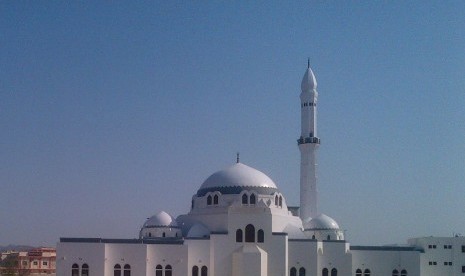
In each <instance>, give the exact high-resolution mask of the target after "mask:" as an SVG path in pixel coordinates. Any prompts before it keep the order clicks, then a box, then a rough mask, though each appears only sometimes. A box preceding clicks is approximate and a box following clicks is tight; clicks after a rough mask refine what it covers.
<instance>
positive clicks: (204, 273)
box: [200, 266, 208, 276]
mask: <svg viewBox="0 0 465 276" xmlns="http://www.w3.org/2000/svg"><path fill="white" fill-rule="evenodd" d="M201 273H202V274H201V275H200V276H208V268H207V267H206V266H202V272H201Z"/></svg>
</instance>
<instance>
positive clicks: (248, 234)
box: [245, 224, 255, 242]
mask: <svg viewBox="0 0 465 276" xmlns="http://www.w3.org/2000/svg"><path fill="white" fill-rule="evenodd" d="M245 242H255V227H254V226H253V225H252V224H249V225H247V226H246V227H245Z"/></svg>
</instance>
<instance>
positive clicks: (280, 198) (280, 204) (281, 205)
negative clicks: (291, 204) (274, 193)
mask: <svg viewBox="0 0 465 276" xmlns="http://www.w3.org/2000/svg"><path fill="white" fill-rule="evenodd" d="M279 207H283V197H282V196H279Z"/></svg>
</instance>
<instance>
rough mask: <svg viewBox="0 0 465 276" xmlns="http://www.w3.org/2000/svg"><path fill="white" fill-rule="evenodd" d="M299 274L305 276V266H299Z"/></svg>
mask: <svg viewBox="0 0 465 276" xmlns="http://www.w3.org/2000/svg"><path fill="white" fill-rule="evenodd" d="M299 276H305V268H303V267H301V268H300V269H299Z"/></svg>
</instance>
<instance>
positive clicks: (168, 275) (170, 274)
mask: <svg viewBox="0 0 465 276" xmlns="http://www.w3.org/2000/svg"><path fill="white" fill-rule="evenodd" d="M165 276H173V268H172V267H171V265H167V266H165Z"/></svg>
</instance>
